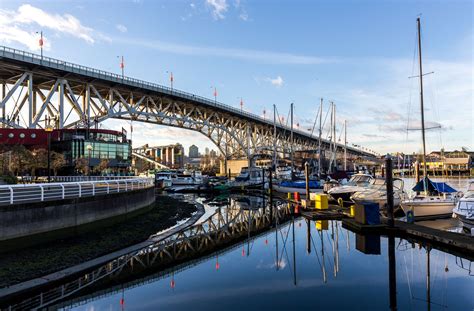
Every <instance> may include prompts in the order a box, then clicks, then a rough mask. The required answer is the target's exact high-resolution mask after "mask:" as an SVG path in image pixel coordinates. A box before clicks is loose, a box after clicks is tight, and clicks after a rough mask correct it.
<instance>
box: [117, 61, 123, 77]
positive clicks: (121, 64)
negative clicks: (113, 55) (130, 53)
mask: <svg viewBox="0 0 474 311" xmlns="http://www.w3.org/2000/svg"><path fill="white" fill-rule="evenodd" d="M120 57H121V58H122V60H121V62H120V68H121V69H122V80H123V78H124V77H125V75H124V68H125V63H124V61H123V56H117V58H120Z"/></svg>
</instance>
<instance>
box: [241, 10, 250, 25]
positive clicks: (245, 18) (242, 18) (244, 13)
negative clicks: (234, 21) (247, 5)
mask: <svg viewBox="0 0 474 311" xmlns="http://www.w3.org/2000/svg"><path fill="white" fill-rule="evenodd" d="M239 18H240V19H241V20H243V21H244V22H246V21H248V20H249V15H248V14H247V12H246V11H242V13H240V15H239Z"/></svg>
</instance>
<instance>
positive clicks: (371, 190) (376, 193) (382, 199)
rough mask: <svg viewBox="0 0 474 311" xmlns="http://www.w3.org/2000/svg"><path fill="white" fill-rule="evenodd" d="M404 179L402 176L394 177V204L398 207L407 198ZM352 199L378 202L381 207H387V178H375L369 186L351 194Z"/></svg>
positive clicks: (361, 201) (359, 201)
mask: <svg viewBox="0 0 474 311" xmlns="http://www.w3.org/2000/svg"><path fill="white" fill-rule="evenodd" d="M403 186H404V183H403V180H401V179H400V178H394V179H393V206H394V207H397V206H399V205H400V203H401V201H402V200H403V199H404V198H405V192H404V190H403ZM351 200H352V201H354V202H355V203H363V202H370V203H377V204H378V205H379V207H380V209H381V210H382V209H385V208H386V207H387V183H386V180H385V178H375V179H373V180H372V181H371V182H370V184H369V186H368V187H367V188H365V189H364V190H362V191H357V192H355V193H354V194H353V195H352V196H351Z"/></svg>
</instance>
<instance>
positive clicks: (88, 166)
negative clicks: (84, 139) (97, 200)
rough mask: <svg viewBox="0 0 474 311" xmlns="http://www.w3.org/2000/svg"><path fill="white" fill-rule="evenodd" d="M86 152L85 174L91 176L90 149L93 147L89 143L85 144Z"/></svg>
mask: <svg viewBox="0 0 474 311" xmlns="http://www.w3.org/2000/svg"><path fill="white" fill-rule="evenodd" d="M86 149H87V153H88V160H87V176H89V177H90V176H91V151H92V149H93V147H92V145H91V144H89V145H87V146H86Z"/></svg>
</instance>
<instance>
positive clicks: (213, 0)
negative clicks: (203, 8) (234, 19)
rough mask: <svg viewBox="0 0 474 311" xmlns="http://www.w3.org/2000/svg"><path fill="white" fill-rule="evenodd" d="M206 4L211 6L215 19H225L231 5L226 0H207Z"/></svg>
mask: <svg viewBox="0 0 474 311" xmlns="http://www.w3.org/2000/svg"><path fill="white" fill-rule="evenodd" d="M206 4H207V5H208V6H209V7H210V8H211V11H212V17H214V19H216V20H219V19H224V18H225V15H224V13H226V12H227V9H228V7H229V5H228V4H227V1H226V0H206Z"/></svg>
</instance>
